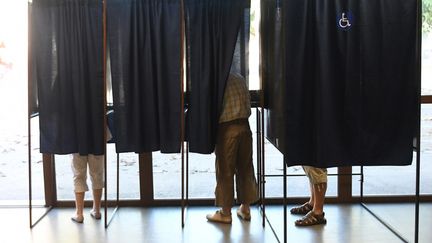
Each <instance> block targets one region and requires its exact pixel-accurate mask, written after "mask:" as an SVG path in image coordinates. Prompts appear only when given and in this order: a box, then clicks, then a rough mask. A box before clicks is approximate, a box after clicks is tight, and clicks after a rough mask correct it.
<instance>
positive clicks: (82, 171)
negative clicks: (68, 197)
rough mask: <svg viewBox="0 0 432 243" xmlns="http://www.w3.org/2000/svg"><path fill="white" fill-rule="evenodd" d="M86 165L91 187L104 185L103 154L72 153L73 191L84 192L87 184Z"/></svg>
mask: <svg viewBox="0 0 432 243" xmlns="http://www.w3.org/2000/svg"><path fill="white" fill-rule="evenodd" d="M87 165H88V167H89V171H90V180H91V183H92V189H93V190H95V189H102V188H103V187H104V177H103V176H104V156H103V155H92V154H90V155H79V154H73V155H72V172H73V175H74V176H73V181H74V188H75V189H74V191H75V192H86V191H88V190H89V188H88V186H87Z"/></svg>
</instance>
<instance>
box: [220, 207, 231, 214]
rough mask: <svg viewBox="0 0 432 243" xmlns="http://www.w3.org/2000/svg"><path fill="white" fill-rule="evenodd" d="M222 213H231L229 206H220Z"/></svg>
mask: <svg viewBox="0 0 432 243" xmlns="http://www.w3.org/2000/svg"><path fill="white" fill-rule="evenodd" d="M222 213H223V214H224V215H231V207H222Z"/></svg>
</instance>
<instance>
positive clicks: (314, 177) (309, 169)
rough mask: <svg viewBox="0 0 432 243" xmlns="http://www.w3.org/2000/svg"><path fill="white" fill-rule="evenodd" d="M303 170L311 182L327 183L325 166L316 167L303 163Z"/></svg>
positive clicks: (314, 183)
mask: <svg viewBox="0 0 432 243" xmlns="http://www.w3.org/2000/svg"><path fill="white" fill-rule="evenodd" d="M302 167H303V170H304V172H305V173H306V176H307V177H308V178H309V181H310V183H311V184H313V185H316V184H322V183H327V169H326V168H317V167H313V166H307V165H303V166H302Z"/></svg>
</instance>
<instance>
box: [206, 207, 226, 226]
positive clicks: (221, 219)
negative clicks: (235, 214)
mask: <svg viewBox="0 0 432 243" xmlns="http://www.w3.org/2000/svg"><path fill="white" fill-rule="evenodd" d="M206 218H207V220H208V221H210V222H215V223H222V224H231V223H232V218H231V214H229V215H226V214H223V213H222V211H221V210H218V211H216V212H215V213H214V214H207V216H206Z"/></svg>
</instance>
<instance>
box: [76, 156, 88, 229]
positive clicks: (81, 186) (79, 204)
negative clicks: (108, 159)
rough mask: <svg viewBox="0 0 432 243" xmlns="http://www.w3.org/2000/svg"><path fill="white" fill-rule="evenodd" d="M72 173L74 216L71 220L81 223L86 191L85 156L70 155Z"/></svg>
mask: <svg viewBox="0 0 432 243" xmlns="http://www.w3.org/2000/svg"><path fill="white" fill-rule="evenodd" d="M72 172H73V181H74V188H75V189H74V191H75V215H74V216H73V217H72V220H73V221H75V222H78V223H82V222H83V220H84V215H83V211H84V196H85V192H86V191H88V186H87V183H86V180H87V156H80V155H78V154H73V155H72Z"/></svg>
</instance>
